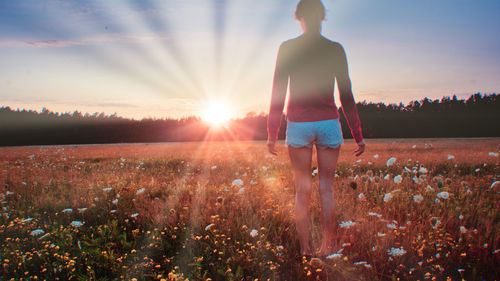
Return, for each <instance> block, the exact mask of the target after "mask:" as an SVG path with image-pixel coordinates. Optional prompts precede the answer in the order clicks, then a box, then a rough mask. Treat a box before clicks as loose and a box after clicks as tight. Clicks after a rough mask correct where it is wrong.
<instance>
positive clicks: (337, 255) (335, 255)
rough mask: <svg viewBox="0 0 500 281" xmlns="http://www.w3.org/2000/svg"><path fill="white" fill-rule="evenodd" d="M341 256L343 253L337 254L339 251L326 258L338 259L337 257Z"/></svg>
mask: <svg viewBox="0 0 500 281" xmlns="http://www.w3.org/2000/svg"><path fill="white" fill-rule="evenodd" d="M341 257H342V254H337V253H333V254H331V255H328V256H326V258H327V259H329V260H336V259H339V258H341Z"/></svg>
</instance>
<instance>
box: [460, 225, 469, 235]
mask: <svg viewBox="0 0 500 281" xmlns="http://www.w3.org/2000/svg"><path fill="white" fill-rule="evenodd" d="M460 232H461V233H466V232H467V228H465V227H464V226H463V225H461V226H460Z"/></svg>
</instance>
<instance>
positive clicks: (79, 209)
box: [78, 208, 87, 213]
mask: <svg viewBox="0 0 500 281" xmlns="http://www.w3.org/2000/svg"><path fill="white" fill-rule="evenodd" d="M85 211H87V208H78V212H79V213H83V212H85Z"/></svg>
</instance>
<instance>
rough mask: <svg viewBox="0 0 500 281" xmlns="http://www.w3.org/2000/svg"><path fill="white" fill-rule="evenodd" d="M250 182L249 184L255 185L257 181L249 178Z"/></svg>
mask: <svg viewBox="0 0 500 281" xmlns="http://www.w3.org/2000/svg"><path fill="white" fill-rule="evenodd" d="M250 184H251V185H256V184H258V182H257V181H254V180H251V181H250Z"/></svg>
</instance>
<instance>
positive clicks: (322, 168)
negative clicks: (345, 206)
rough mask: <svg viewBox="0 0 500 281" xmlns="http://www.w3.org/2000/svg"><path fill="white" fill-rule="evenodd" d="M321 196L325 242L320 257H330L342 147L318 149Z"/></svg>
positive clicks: (334, 226) (322, 243) (322, 226)
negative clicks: (336, 172)
mask: <svg viewBox="0 0 500 281" xmlns="http://www.w3.org/2000/svg"><path fill="white" fill-rule="evenodd" d="M317 152H318V173H319V194H320V198H321V229H322V236H323V240H322V242H321V248H320V255H329V254H331V253H332V250H333V238H334V233H335V230H336V228H337V223H336V221H335V209H334V200H333V180H334V179H335V169H336V168H337V160H338V158H339V153H340V147H338V148H327V149H317Z"/></svg>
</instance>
